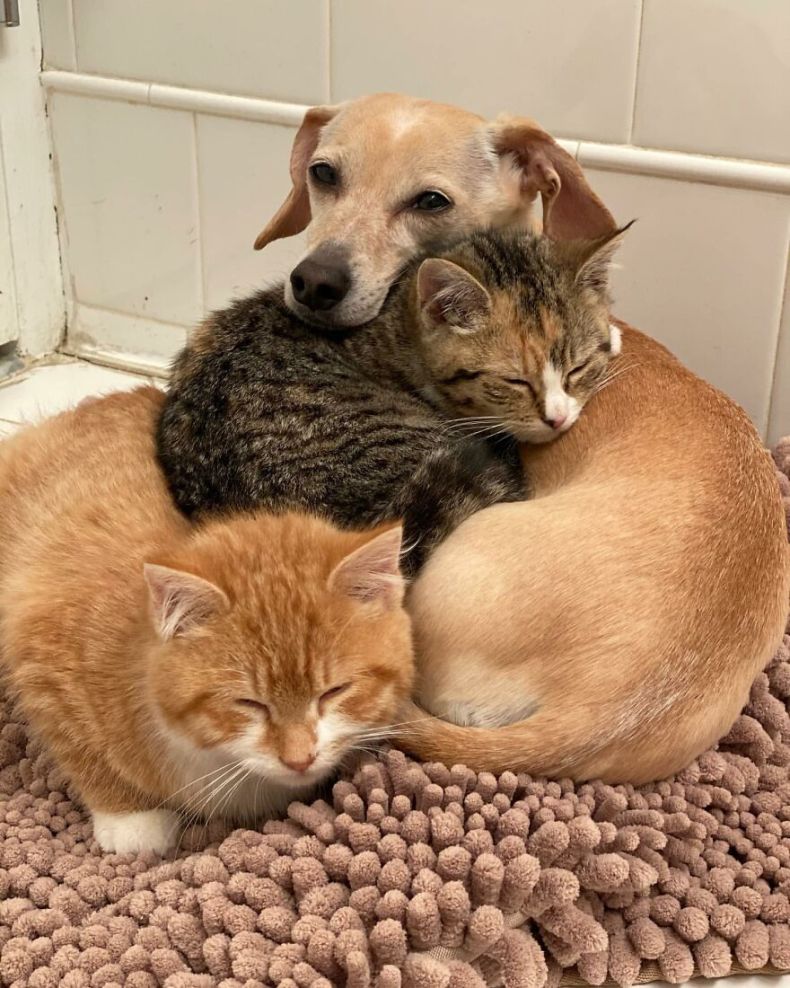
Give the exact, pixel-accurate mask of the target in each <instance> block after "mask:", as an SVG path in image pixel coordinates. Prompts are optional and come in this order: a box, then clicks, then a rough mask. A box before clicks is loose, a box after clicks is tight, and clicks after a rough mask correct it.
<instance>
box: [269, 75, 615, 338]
mask: <svg viewBox="0 0 790 988" xmlns="http://www.w3.org/2000/svg"><path fill="white" fill-rule="evenodd" d="M291 181H292V183H293V187H292V189H291V191H290V193H289V195H288V197H287V198H286V200H285V202H284V203H283V204H282V206H281V207H280V209H279V210H278V211H277V213H276V214H275V216H274V217H273V218H272V219H271V220H270V221H269V223H268V224H267V225H266V227H265V228H264V229H263V230H262V231H261V233H260V234H259V236H258V238H257V240H256V241H255V248H256V250H260V249H261V248H262V247H265V246H266V244H268V243H271V241H273V240H276V239H278V238H279V237H289V236H292V235H293V234H295V233H300V232H301V231H302V230H305V229H306V230H307V251H306V253H305V255H304V256H303V257H302V258H301V259H300V260H299V263H298V264H297V265H296V267H295V268H294V269H293V271H292V272H291V275H290V278H289V280H288V283H287V284H286V302H287V304H288V306H289V307H290V308H291V309H292V310H293V312H295V313H296V314H297V315H298V316H299V317H300V318H302V319H304V320H307V321H309V322H311V323H315V324H317V325H319V326H323V327H325V328H330V329H331V328H333V327H334V328H336V329H343V328H347V327H349V326H358V325H360V324H362V323H365V322H368V321H369V320H371V319H372V318H373V317H374V316H375V315H376V314H377V313H378V311H379V309H380V308H381V306H382V304H383V302H384V299H385V298H386V296H387V292H388V291H389V289H390V286H391V285H392V283H393V282H394V281H395V279H396V278H397V276H398V274H399V273H400V271H401V270H402V269H403V267H404V266H405V265H406V264H407V263H408V262H409V261H411V260H413V259H414V257H416V256H417V255H418V254H421V253H425V252H426V251H430V250H431V249H432V248H433V247H439V246H441V245H446V243H447V241H448V240H449V239H453V238H457V237H461V236H464V235H465V234H467V233H471V231H472V230H474V229H476V228H479V227H486V226H493V227H511V228H524V229H538V230H539V229H540V225H541V222H542V223H543V225H544V227H545V231H546V232H547V233H548V234H549V235H551V236H553V237H555V238H557V239H571V238H574V237H587V238H589V239H593V238H595V237H597V236H600V235H602V234H605V233H607V232H609V231H610V230H612V229H614V228H615V224H614V220H613V219H612V216H611V214H610V213H609V211H608V210H607V209H606V207H605V206H604V204H603V203H602V202H601V200H600V199H599V198H598V197H597V196H596V195H595V193H594V192H593V191H592V189H591V188H590V187H589V185H588V184H587V182H586V180H585V178H584V175H583V174H582V171H581V169H580V168H579V166H578V164H577V163H576V161H575V160H574V159H573V158H572V157H571V155H569V154H568V153H567V152H566V151H564V150H563V149H562V148H561V147H560V146H559V145H558V144H557V143H556V142H555V141H554V140H553V139H552V138H551V137H550V136H549V135H548V134H547V133H546V132H545V131H544V130H542V129H541V128H540V127H539V126H538V125H537V124H536V123H535V122H534V121H532V120H527V119H519V118H513V117H501V118H499V119H497V120H496V121H494V122H493V123H487V122H486V121H485V120H483V119H482V118H481V117H478V116H476V115H475V114H474V113H469V112H467V111H465V110H461V109H458V108H457V107H453V106H445V105H443V104H440V103H432V102H430V101H428V100H417V99H409V98H407V97H404V96H398V95H394V94H379V95H375V96H367V97H364V98H363V99H359V100H355V101H353V102H351V103H346V104H343V105H341V106H318V107H313V108H312V109H310V110H308V111H307V113H306V114H305V118H304V121H303V122H302V125H301V127H300V128H299V130H298V132H297V134H296V138H295V140H294V144H293V151H292V153H291ZM538 195H540V197H541V199H542V203H543V218H542V220H541V217H540V216H539V215H537V213H536V210H535V199H536V197H537V196H538Z"/></svg>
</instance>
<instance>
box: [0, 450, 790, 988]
mask: <svg viewBox="0 0 790 988" xmlns="http://www.w3.org/2000/svg"><path fill="white" fill-rule="evenodd" d="M774 456H775V459H776V463H777V467H778V468H779V475H780V484H781V485H782V494H783V496H784V498H785V504H786V507H787V509H788V512H789V517H790V440H786V441H785V442H784V443H783V444H780V446H779V447H778V448H777V450H776V451H775V454H774ZM789 699H790V637H786V638H785V642H784V645H783V646H782V648H781V649H780V650H779V652H778V654H777V655H776V656H775V658H774V659H773V661H772V662H771V664H770V665H769V667H768V668H767V669H766V670H765V672H764V673H762V674H761V675H760V676H759V677H758V678H757V680H756V682H755V683H754V686H753V688H752V692H751V697H750V700H749V704H748V705H747V707H746V708H745V710H744V711H743V713H742V715H741V716H740V717H739V719H738V721H737V722H736V723H735V725H734V726H733V728H732V730H731V731H730V733H729V734H728V736H727V737H726V738H725V739H724V740H723V741H722V742H721V743H720V745H719V746H718V747H717V749H716V750H712V751H709V752H707V753H705V754H704V755H702V756H701V757H700V758H698V759H697V760H696V761H695V762H694V763H693V764H692V765H690V766H689V767H688V768H687V769H686V770H685V771H684V772H682V773H680V775H678V776H677V777H675V778H673V779H670V780H669V781H665V782H660V783H657V784H655V785H651V786H645V787H640V788H638V789H635V788H634V787H632V786H608V785H603V784H595V783H593V784H587V785H578V786H574V785H573V784H572V783H571V782H569V781H564V780H559V781H546V780H543V779H531V778H529V777H527V776H520V777H516V776H515V775H513V774H512V773H507V772H506V773H505V774H504V775H502V776H500V777H499V778H495V777H494V776H493V775H489V774H486V773H480V774H474V773H472V772H470V771H468V770H467V769H465V768H464V767H462V766H456V767H452V768H448V767H445V766H443V765H435V764H432V765H418V764H416V763H414V762H411V761H409V760H408V759H407V758H406V757H404V755H402V754H401V753H400V752H397V751H390V752H386V753H382V754H381V756H380V757H378V758H377V759H374V758H372V757H371V758H370V760H369V761H368V762H366V763H363V764H362V765H360V767H359V768H358V769H357V771H356V772H355V773H354V774H353V776H351V777H348V778H345V779H342V780H341V781H339V782H337V783H336V785H335V786H334V789H333V793H332V803H331V805H330V803H329V802H322V801H318V802H316V803H314V804H313V805H312V806H309V807H308V806H305V805H302V804H298V803H297V804H293V805H292V806H291V807H290V809H289V813H288V819H287V820H286V821H280V822H276V823H269V824H267V825H266V826H264V828H263V830H262V832H260V833H258V832H254V831H250V830H237V831H235V832H233V833H230V834H227V835H223V834H220V833H214V834H209V835H208V836H207V837H206V835H203V834H201V833H200V832H199V831H195V832H189V833H187V834H186V835H185V838H184V843H183V844H182V847H181V849H180V851H179V852H178V854H177V855H175V856H171V857H170V858H169V859H166V860H161V859H158V858H155V857H153V856H139V857H136V858H134V857H131V856H129V855H125V856H124V855H106V854H101V853H100V852H99V850H98V848H97V846H96V844H95V842H94V841H93V839H92V835H91V827H90V824H89V823H88V821H87V818H86V815H85V813H84V811H83V810H82V809H81V808H80V806H79V805H78V803H77V802H76V801H75V800H74V799H73V798H72V797H71V796H70V795H69V790H68V786H67V783H66V782H65V780H63V779H62V778H61V777H60V775H59V774H58V772H57V770H56V769H55V768H54V767H53V766H52V765H51V763H50V762H49V761H48V759H47V757H46V755H45V754H44V753H43V752H42V751H41V750H40V748H39V747H38V745H37V743H36V742H35V740H33V739H31V738H29V737H28V735H27V732H26V729H25V726H24V724H23V723H21V722H20V721H19V720H18V719H17V718H16V717H15V715H14V713H13V711H12V709H11V706H10V704H8V703H5V704H0V983H1V984H3V985H8V986H12V988H27V986H29V988H55V986H58V985H61V986H64V988H89V986H90V988H115V986H120V985H126V986H129V988H154V986H157V985H164V986H167V988H191V986H194V988H203V986H206V988H209V986H215V985H216V986H220V988H260V986H264V985H279V986H282V988H308V986H309V988H329V986H331V985H335V986H345V988H483V986H486V985H499V984H504V985H506V986H508V988H542V986H543V985H549V986H556V985H558V984H559V983H560V982H563V983H566V984H580V983H588V984H594V985H597V984H602V983H603V982H605V981H611V982H615V983H617V984H620V985H629V984H632V983H634V982H636V981H639V980H644V979H645V978H651V977H660V978H663V979H664V980H666V981H670V982H674V983H678V982H682V981H685V980H687V979H688V978H689V977H691V976H692V975H694V974H695V973H696V974H701V975H703V976H705V977H709V978H712V977H719V976H722V975H726V974H728V973H731V972H732V971H735V970H749V971H755V970H764V969H767V970H782V971H787V970H790V901H789V900H790V718H788V700H789ZM206 840H208V841H209V844H208V846H207V847H205V846H204V845H205V841H206ZM201 841H202V842H203V844H202V845H201V843H200V842H201ZM201 846H204V849H203V850H196V848H200V847H201Z"/></svg>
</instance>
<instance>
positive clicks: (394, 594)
mask: <svg viewBox="0 0 790 988" xmlns="http://www.w3.org/2000/svg"><path fill="white" fill-rule="evenodd" d="M402 541H403V528H402V527H401V526H400V525H396V526H395V527H394V528H388V529H387V531H386V532H383V533H382V534H381V535H377V536H375V538H372V539H371V540H370V541H369V542H366V543H365V544H364V545H363V546H361V547H360V548H359V549H355V550H354V551H353V552H350V553H349V554H348V555H347V556H346V557H345V558H344V559H341V561H340V562H339V563H338V564H337V566H335V568H334V569H333V570H332V572H331V574H330V576H329V583H328V586H329V589H330V590H332V591H335V592H337V593H341V594H344V595H345V596H347V597H352V598H353V599H354V600H358V601H360V602H361V603H363V604H373V603H378V604H381V605H383V607H384V609H385V610H388V611H389V610H394V609H395V608H396V607H400V606H401V604H402V603H403V595H404V593H405V590H406V586H405V583H404V580H403V574H402V573H401V570H400V552H401V543H402Z"/></svg>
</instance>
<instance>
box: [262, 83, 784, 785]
mask: <svg viewBox="0 0 790 988" xmlns="http://www.w3.org/2000/svg"><path fill="white" fill-rule="evenodd" d="M322 127H323V129H322ZM316 164H327V165H329V166H330V173H323V172H321V173H320V174H319V177H317V178H316V177H311V176H310V175H309V168H310V167H311V165H316ZM291 174H292V178H293V181H294V188H293V191H292V193H291V195H290V196H289V198H288V200H287V201H286V203H285V204H284V205H283V207H282V208H281V209H280V211H279V212H278V213H277V215H276V216H275V218H274V219H273V220H272V222H271V223H270V224H269V226H267V228H266V229H265V230H264V231H263V233H262V234H261V236H260V237H259V239H258V246H262V245H263V244H265V243H267V242H269V241H270V240H272V239H274V238H275V237H277V236H287V235H290V234H292V233H295V232H297V231H298V230H301V229H303V228H305V227H306V226H307V227H308V244H309V251H308V254H307V256H306V258H305V260H303V261H302V262H301V263H300V265H298V266H297V268H295V269H294V272H293V276H295V283H294V277H293V276H292V292H293V294H292V296H291V298H290V304H291V305H292V307H293V308H294V310H295V311H297V312H299V313H300V314H303V315H304V314H307V315H308V316H309V317H310V318H312V319H314V320H316V321H319V322H323V323H324V324H325V325H337V326H340V325H353V324H356V323H358V322H362V321H364V320H366V319H369V318H370V317H371V316H372V315H374V314H375V313H376V312H377V311H378V309H379V307H380V306H381V304H382V302H383V300H384V298H385V296H386V292H387V289H388V287H389V285H390V283H391V282H392V280H393V279H394V278H395V277H397V274H398V272H399V271H400V269H401V267H402V266H403V264H404V263H405V262H406V261H407V260H408V259H409V258H411V257H413V256H414V254H415V253H417V252H419V251H420V250H424V249H426V248H428V247H429V246H430V244H431V243H432V242H434V241H441V240H443V239H444V240H446V239H451V238H452V237H453V236H457V235H463V234H464V233H466V232H467V231H468V230H469V229H470V228H472V227H474V226H478V225H518V226H524V225H530V224H531V225H536V226H537V225H538V224H539V223H540V217H539V216H538V215H536V213H535V212H534V211H533V209H532V204H533V202H534V200H535V199H536V198H537V195H538V193H540V194H541V197H542V200H543V224H544V229H545V231H546V232H547V233H548V234H549V235H551V236H553V237H555V238H559V239H564V238H573V237H582V236H585V237H593V236H598V235H600V234H603V233H605V232H608V231H611V230H613V229H614V227H615V224H614V220H613V219H612V217H611V215H610V214H609V212H608V211H607V210H606V208H605V207H604V206H603V204H602V203H601V201H600V200H599V199H598V198H597V197H596V196H595V195H594V193H593V192H592V190H591V189H590V188H589V186H588V185H587V183H586V181H585V180H584V177H583V176H582V173H581V171H580V169H579V167H578V165H577V164H576V163H575V161H574V160H573V159H572V158H571V157H570V156H569V155H567V154H566V153H565V152H564V151H563V150H562V149H561V148H560V147H559V146H558V145H557V144H556V143H555V142H554V141H553V140H552V139H551V138H550V137H549V135H548V134H546V133H545V132H544V131H542V130H541V129H540V128H539V127H537V125H535V124H534V123H533V122H531V121H528V120H519V119H510V120H507V121H499V122H495V123H493V124H489V123H486V122H485V121H483V120H481V119H480V118H479V117H476V116H474V115H473V114H469V113H465V112H464V111H461V110H458V109H455V108H452V107H444V106H440V105H437V104H433V103H426V102H424V101H417V100H412V99H408V98H406V97H397V96H376V97H369V98H368V99H365V100H360V101H358V102H356V103H351V104H347V105H346V106H344V107H341V108H318V109H316V110H313V111H310V112H309V113H308V115H307V117H306V119H305V123H304V124H303V126H302V128H301V129H300V131H299V134H298V135H297V138H296V141H295V145H294V153H293V156H292V160H291ZM321 176H323V179H332V182H333V184H331V183H330V182H328V181H323V179H322V178H321ZM434 192H435V193H439V194H440V195H441V196H443V197H444V198H446V199H448V200H449V201H450V203H451V205H444V206H442V208H441V209H436V210H433V209H428V210H426V209H424V208H421V207H418V205H417V204H418V203H419V202H420V201H421V197H422V196H425V195H428V194H430V193H434ZM423 205H434V206H435V205H436V201H435V200H430V201H426V202H424V203H423ZM423 213H427V215H422V214H423ZM311 217H312V222H311ZM308 224H309V226H308ZM327 252H328V253H327ZM316 258H317V259H316ZM305 262H307V268H308V270H307V275H308V277H307V278H306V279H305V278H304V277H303V275H302V274H300V273H299V272H300V268H301V267H302V265H304V264H305ZM311 262H312V263H314V264H315V267H313V268H311ZM338 270H340V271H341V273H344V274H345V280H344V279H343V278H340V279H338V278H337V277H336V275H337V271H338ZM327 271H328V272H329V274H328V275H327ZM311 279H312V280H311ZM307 282H309V283H310V285H309V286H308V291H307V295H306V296H305V295H304V291H305V285H306V284H307ZM341 283H342V284H341ZM321 285H324V286H325V288H326V285H329V291H328V292H327V291H325V290H322V289H321V288H320V286H321ZM332 285H335V287H337V285H340V286H341V289H342V292H341V293H340V296H339V297H338V298H336V299H335V301H334V302H332V292H333V288H332ZM322 293H323V294H324V296H325V301H326V300H328V301H329V302H331V303H332V304H330V305H325V306H324V307H323V308H322V305H323V303H322V302H321V301H320V297H321V295H322ZM300 295H301V296H303V297H304V298H306V302H307V303H310V304H306V303H305V302H304V301H300V299H299V296H300ZM312 303H315V305H313V304H312ZM622 332H623V335H622V340H623V349H622V355H621V356H620V358H619V362H618V365H616V366H617V367H618V369H619V371H621V373H618V371H617V370H615V371H614V372H613V375H612V380H611V383H610V384H609V386H608V387H606V388H605V389H604V390H603V391H601V392H600V393H599V394H598V395H596V396H595V397H594V398H593V399H592V400H591V401H590V403H589V404H588V406H587V407H586V408H585V411H584V412H583V414H582V416H581V418H580V420H579V422H578V423H577V424H576V425H574V427H573V429H571V430H570V432H568V433H566V434H565V435H564V436H563V437H562V438H561V439H559V440H557V441H556V442H553V443H549V444H547V445H544V446H533V447H525V448H524V460H525V465H526V467H527V469H528V470H529V473H530V478H531V481H532V483H533V485H534V487H535V490H536V497H535V499H534V500H531V501H529V502H524V503H522V504H509V505H501V506H497V507H494V508H490V509H488V510H487V511H484V512H481V513H479V514H478V515H476V516H474V517H473V518H471V519H470V520H469V521H467V522H466V523H465V524H464V525H462V526H461V527H460V528H459V529H458V530H457V531H456V532H455V533H454V535H453V536H452V537H451V538H450V539H449V540H448V541H447V542H446V543H445V545H444V546H442V547H441V548H440V549H439V551H438V552H437V553H436V555H435V556H434V558H433V559H432V560H431V561H430V563H429V565H428V567H427V568H426V570H425V571H424V573H423V574H422V576H421V577H420V579H419V580H418V582H417V583H416V585H415V586H414V588H413V590H412V594H411V605H410V606H411V610H412V615H413V618H414V623H415V628H416V634H417V646H418V654H419V660H420V666H421V686H420V690H419V698H420V701H421V702H422V703H423V705H424V706H425V707H427V708H428V709H429V710H431V711H432V712H433V713H435V714H437V715H440V716H442V717H446V718H447V719H449V720H455V721H459V722H461V723H462V724H468V725H470V726H461V727H455V726H452V725H451V724H448V723H446V722H444V721H442V720H438V719H435V718H423V717H422V715H420V713H419V711H416V710H415V711H414V712H413V716H415V718H416V720H415V723H413V724H411V725H409V726H408V727H406V728H404V731H403V737H402V739H401V741H402V743H403V744H404V745H405V746H406V747H409V748H411V749H412V750H413V751H415V753H416V754H418V755H419V756H420V757H422V758H430V759H439V760H441V761H444V762H448V763H453V762H465V763H466V764H467V765H469V766H471V767H472V768H475V769H488V770H491V771H501V770H504V769H506V768H508V769H512V770H523V771H528V772H532V773H549V774H554V775H566V776H572V777H574V778H576V779H583V778H590V777H593V776H602V777H604V778H605V779H609V780H614V781H633V782H641V781H646V780H648V779H652V778H658V777H661V776H664V775H667V774H669V773H670V772H673V771H675V770H677V769H679V768H681V767H682V766H683V765H684V764H686V763H687V762H688V761H690V760H691V759H692V758H693V757H694V756H695V755H696V754H698V753H699V752H700V751H702V750H703V749H704V748H706V747H707V746H708V745H710V744H711V743H712V742H713V741H715V740H716V739H717V738H718V737H719V736H721V734H723V733H724V732H725V731H726V729H727V727H728V725H729V724H730V723H731V722H732V720H733V719H734V718H735V716H736V714H737V713H738V711H739V709H740V707H741V706H742V705H743V703H744V701H745V699H746V696H747V694H748V690H749V686H750V684H751V682H752V680H753V678H754V676H755V674H756V672H757V671H758V670H759V669H760V668H762V667H763V665H765V663H766V662H767V661H768V659H769V658H770V656H771V654H772V652H773V651H774V649H775V647H776V645H777V644H778V642H779V640H780V638H781V634H782V629H783V627H784V622H785V618H786V615H787V606H788V594H789V593H790V554H789V553H788V547H787V536H786V529H785V524H784V518H783V513H782V510H781V504H780V501H779V494H778V488H777V484H776V481H775V478H774V475H773V467H772V465H771V462H770V458H769V457H768V455H767V453H766V452H765V450H764V449H763V448H762V444H761V442H760V439H759V437H758V435H757V434H756V432H755V430H754V428H753V427H752V425H751V423H750V422H749V421H748V419H747V418H746V416H745V415H744V413H743V412H742V411H741V410H740V409H739V408H738V407H737V406H736V405H735V404H734V403H733V402H731V401H730V400H729V399H728V398H726V397H725V396H723V395H721V394H720V393H719V392H717V391H715V390H714V389H713V388H711V387H710V386H709V385H707V384H705V383H704V382H703V381H701V380H700V379H699V378H697V377H695V376H694V375H693V374H691V373H690V372H689V371H687V370H686V369H685V368H684V367H683V366H682V365H681V364H680V363H679V362H678V361H677V360H675V359H674V358H673V357H672V356H671V355H670V354H668V353H667V351H666V350H665V349H664V348H663V347H661V346H660V345H659V344H657V343H655V342H654V341H652V340H650V339H648V338H647V337H645V336H643V335H642V334H640V333H638V332H637V331H636V330H633V329H630V328H629V327H625V326H624V327H622ZM506 725H507V726H506Z"/></svg>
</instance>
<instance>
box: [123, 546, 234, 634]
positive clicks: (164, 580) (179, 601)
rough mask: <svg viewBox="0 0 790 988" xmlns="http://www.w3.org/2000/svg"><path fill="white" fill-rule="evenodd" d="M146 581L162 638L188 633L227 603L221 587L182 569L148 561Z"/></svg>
mask: <svg viewBox="0 0 790 988" xmlns="http://www.w3.org/2000/svg"><path fill="white" fill-rule="evenodd" d="M143 573H144V575H145V582H146V583H147V584H148V594H149V597H150V601H151V614H152V617H153V621H154V626H155V628H156V630H157V633H158V634H159V637H160V638H161V639H162V641H169V640H170V639H171V638H176V637H178V636H179V635H183V634H185V633H186V632H187V631H190V630H191V629H192V628H195V627H197V626H198V625H200V624H202V623H203V622H204V621H206V620H208V618H210V617H211V615H212V614H215V613H216V612H217V611H222V610H224V609H225V608H227V606H228V598H227V597H226V596H225V594H224V593H223V591H222V590H220V588H219V587H216V586H214V584H213V583H209V581H208V580H204V579H202V577H199V576H195V575H194V574H193V573H185V572H184V571H183V570H179V569H171V568H170V567H169V566H158V565H156V564H154V563H146V564H145V565H144V566H143Z"/></svg>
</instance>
